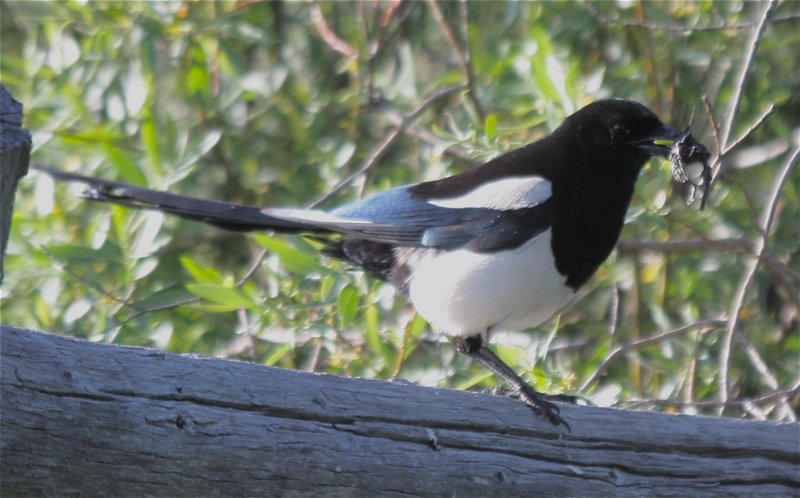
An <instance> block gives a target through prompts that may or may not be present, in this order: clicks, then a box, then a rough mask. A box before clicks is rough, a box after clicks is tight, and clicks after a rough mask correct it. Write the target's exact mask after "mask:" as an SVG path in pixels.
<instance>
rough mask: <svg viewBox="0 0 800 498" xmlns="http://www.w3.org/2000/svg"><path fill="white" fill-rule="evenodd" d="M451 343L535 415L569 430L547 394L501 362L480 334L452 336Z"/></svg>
mask: <svg viewBox="0 0 800 498" xmlns="http://www.w3.org/2000/svg"><path fill="white" fill-rule="evenodd" d="M453 344H454V345H455V347H456V349H457V350H458V352H460V353H464V354H467V355H469V356H470V357H471V358H473V359H474V360H476V361H478V363H480V364H481V365H483V366H484V367H486V368H488V369H489V370H491V371H492V373H494V374H495V375H497V376H498V377H500V378H501V379H503V380H504V381H505V382H507V383H508V384H509V385H510V386H511V387H512V388H513V389H514V391H515V392H516V394H518V395H519V398H520V399H521V400H522V401H523V402H524V403H525V404H526V405H528V406H530V407H531V408H532V409H533V411H535V412H536V414H537V415H542V416H544V418H545V419H547V420H549V421H550V422H551V423H552V424H554V425H564V427H566V428H567V431H570V432H571V430H570V427H569V424H568V423H567V422H566V421H565V420H564V419H563V418H562V417H561V415H559V412H560V410H559V408H558V406H557V405H556V404H555V403H553V402H551V401H548V400H546V399H545V398H546V397H547V396H545V395H543V394H541V393H537V392H536V391H534V390H533V388H532V387H531V386H530V385H528V383H527V382H525V381H524V380H522V378H521V377H520V376H519V375H517V374H516V372H514V371H513V370H512V369H511V367H509V366H508V365H506V364H505V363H503V360H501V359H500V358H499V357H498V356H497V355H496V354H495V353H494V351H492V350H491V349H489V348H488V347H487V346H486V344H484V342H483V338H482V337H481V336H480V335H474V336H469V337H463V336H456V337H454V338H453Z"/></svg>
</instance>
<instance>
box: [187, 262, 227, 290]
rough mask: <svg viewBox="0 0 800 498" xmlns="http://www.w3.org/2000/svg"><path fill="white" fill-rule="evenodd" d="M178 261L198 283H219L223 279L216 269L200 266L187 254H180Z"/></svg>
mask: <svg viewBox="0 0 800 498" xmlns="http://www.w3.org/2000/svg"><path fill="white" fill-rule="evenodd" d="M180 261H181V264H182V265H183V267H184V268H186V271H188V272H189V274H190V275H191V276H192V278H194V279H195V280H196V281H197V282H198V283H203V284H209V283H214V284H221V283H222V281H223V277H222V275H221V274H220V273H219V272H218V271H217V270H215V269H214V268H208V267H205V266H202V265H200V264H199V263H198V262H196V261H195V260H193V259H192V258H190V257H189V256H182V257H181V258H180Z"/></svg>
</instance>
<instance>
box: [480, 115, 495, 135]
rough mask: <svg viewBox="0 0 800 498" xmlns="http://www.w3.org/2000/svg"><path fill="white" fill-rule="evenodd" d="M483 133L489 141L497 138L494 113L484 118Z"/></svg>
mask: <svg viewBox="0 0 800 498" xmlns="http://www.w3.org/2000/svg"><path fill="white" fill-rule="evenodd" d="M483 131H484V133H486V137H487V138H489V139H493V138H495V137H496V136H497V115H496V114H495V113H491V114H489V115H488V116H486V122H485V123H484V125H483Z"/></svg>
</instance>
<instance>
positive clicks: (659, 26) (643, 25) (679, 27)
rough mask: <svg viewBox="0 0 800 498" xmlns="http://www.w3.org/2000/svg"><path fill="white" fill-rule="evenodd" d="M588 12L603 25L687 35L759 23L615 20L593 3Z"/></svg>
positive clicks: (794, 15)
mask: <svg viewBox="0 0 800 498" xmlns="http://www.w3.org/2000/svg"><path fill="white" fill-rule="evenodd" d="M584 6H585V7H586V10H588V11H589V13H590V14H591V15H592V17H594V18H595V19H596V20H597V21H599V22H601V23H603V24H615V25H619V26H626V27H629V28H640V29H654V30H660V31H674V32H677V33H685V32H688V31H717V30H723V29H750V28H752V27H753V26H755V25H756V23H757V21H744V22H735V23H728V22H725V21H719V22H717V23H715V24H709V25H705V26H687V25H684V24H667V23H658V22H652V21H644V20H641V21H636V20H632V19H613V18H611V17H609V16H608V15H606V14H603V13H602V12H600V11H599V10H597V7H596V6H595V5H594V3H592V2H586V3H584ZM798 19H800V13H791V14H786V15H782V16H778V17H775V18H774V19H773V20H772V21H773V22H787V21H788V22H792V21H797V20H798Z"/></svg>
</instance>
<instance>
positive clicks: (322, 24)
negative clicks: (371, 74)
mask: <svg viewBox="0 0 800 498" xmlns="http://www.w3.org/2000/svg"><path fill="white" fill-rule="evenodd" d="M308 8H309V13H310V14H311V22H312V23H313V24H314V27H315V28H316V29H317V33H318V34H319V36H320V38H322V41H324V42H325V44H326V45H327V46H329V47H330V48H331V49H332V50H334V51H336V52H339V53H340V54H342V55H344V56H345V57H347V58H348V59H358V50H356V49H355V48H353V47H351V46H350V44H348V43H347V42H346V41H344V40H342V39H341V38H339V36H338V35H337V34H336V33H334V32H333V30H332V29H331V27H330V26H328V22H327V21H326V20H325V16H324V15H323V14H322V8H321V7H320V6H319V3H318V2H316V1H315V0H310V1H309V3H308Z"/></svg>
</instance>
